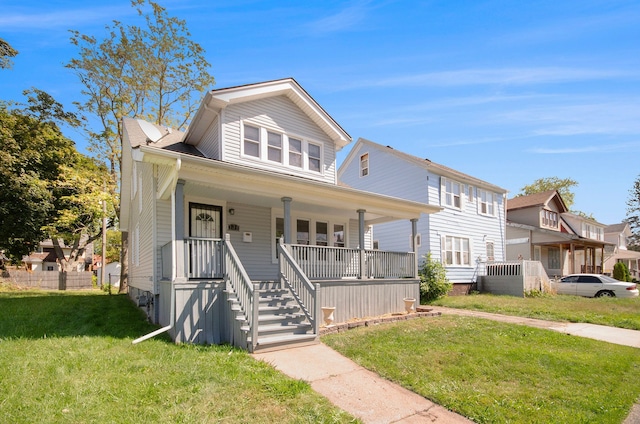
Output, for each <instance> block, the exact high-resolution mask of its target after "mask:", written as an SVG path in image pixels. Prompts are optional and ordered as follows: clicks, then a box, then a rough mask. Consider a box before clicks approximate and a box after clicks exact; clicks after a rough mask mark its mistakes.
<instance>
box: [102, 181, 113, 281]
mask: <svg viewBox="0 0 640 424" xmlns="http://www.w3.org/2000/svg"><path fill="white" fill-rule="evenodd" d="M105 191H106V188H105ZM106 265H107V201H106V200H102V266H101V267H100V289H102V288H103V287H104V280H105V278H106V277H107V268H106ZM109 294H111V287H109Z"/></svg>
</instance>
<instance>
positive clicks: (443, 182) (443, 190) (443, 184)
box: [440, 176, 466, 211]
mask: <svg viewBox="0 0 640 424" xmlns="http://www.w3.org/2000/svg"><path fill="white" fill-rule="evenodd" d="M447 183H450V184H451V189H452V191H451V192H449V191H447ZM454 185H457V186H458V194H457V198H458V201H459V203H460V206H456V205H455V203H456V202H455V199H456V194H455V193H454V191H453V186H454ZM464 192H465V190H464V184H462V183H461V182H459V181H456V180H453V179H451V178H447V177H442V176H441V177H440V206H444V207H447V208H450V209H455V210H458V211H462V210H464V200H465V197H466V195H465V194H464ZM449 194H450V195H451V204H448V203H447V198H448V195H449Z"/></svg>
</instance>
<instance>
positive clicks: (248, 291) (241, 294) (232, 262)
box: [223, 239, 258, 350]
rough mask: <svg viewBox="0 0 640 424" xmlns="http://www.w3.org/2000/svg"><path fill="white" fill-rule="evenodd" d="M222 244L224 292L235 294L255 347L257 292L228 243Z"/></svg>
mask: <svg viewBox="0 0 640 424" xmlns="http://www.w3.org/2000/svg"><path fill="white" fill-rule="evenodd" d="M223 244H224V253H225V254H224V265H225V270H226V273H225V275H226V276H225V286H226V290H227V291H228V292H230V293H233V294H235V297H236V299H237V301H238V306H239V307H240V309H241V311H242V312H243V314H244V316H245V319H246V320H247V325H248V327H249V329H250V332H251V343H252V344H253V347H255V345H256V341H257V340H258V292H257V290H256V289H255V287H254V285H253V283H252V282H251V279H250V278H249V275H248V274H247V272H246V271H245V269H244V267H243V266H242V263H241V262H240V259H239V258H238V254H237V253H236V251H235V249H234V248H233V246H232V245H231V243H230V241H229V240H228V239H225V240H224V241H223ZM250 350H253V349H250Z"/></svg>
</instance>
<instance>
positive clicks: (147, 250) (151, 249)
mask: <svg viewBox="0 0 640 424" xmlns="http://www.w3.org/2000/svg"><path fill="white" fill-rule="evenodd" d="M136 168H137V171H138V175H137V176H133V177H134V178H136V180H137V185H138V187H137V191H136V195H135V197H134V199H133V200H132V202H131V211H130V213H131V224H132V225H131V226H130V229H131V230H130V231H129V240H130V245H129V246H130V248H129V286H131V287H134V288H137V289H139V290H141V291H149V292H154V272H153V271H154V265H155V261H154V259H155V246H154V243H153V222H154V200H155V191H154V189H153V187H154V182H153V165H151V164H148V163H138V164H137V166H136ZM141 196H142V197H141ZM135 238H137V243H136V242H135V241H134V239H135ZM131 247H133V249H132V248H131ZM136 249H137V252H136V251H135V250H136ZM135 257H137V261H134V260H133V259H134V258H135Z"/></svg>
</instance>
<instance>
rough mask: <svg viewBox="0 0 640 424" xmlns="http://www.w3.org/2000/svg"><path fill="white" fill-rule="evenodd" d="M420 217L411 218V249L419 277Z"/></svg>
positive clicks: (415, 270) (415, 273) (416, 274)
mask: <svg viewBox="0 0 640 424" xmlns="http://www.w3.org/2000/svg"><path fill="white" fill-rule="evenodd" d="M417 238H418V218H412V219H411V251H412V252H413V257H414V267H413V269H414V272H413V274H414V277H416V278H418V243H417Z"/></svg>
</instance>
